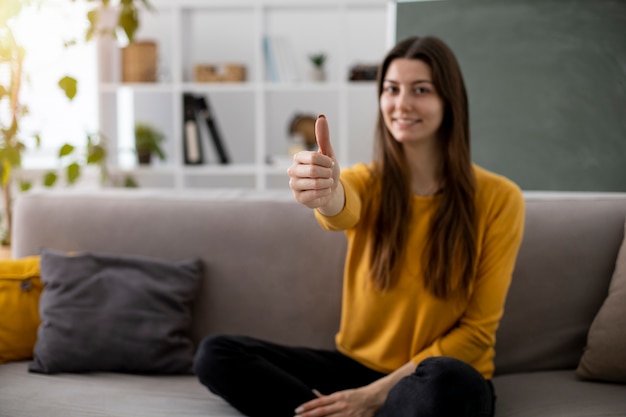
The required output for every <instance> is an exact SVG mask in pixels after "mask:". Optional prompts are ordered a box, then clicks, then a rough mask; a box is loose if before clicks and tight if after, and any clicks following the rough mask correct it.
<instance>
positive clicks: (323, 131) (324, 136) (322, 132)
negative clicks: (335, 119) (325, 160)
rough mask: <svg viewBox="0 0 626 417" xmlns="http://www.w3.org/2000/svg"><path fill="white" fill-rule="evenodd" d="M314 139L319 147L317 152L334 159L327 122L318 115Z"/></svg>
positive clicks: (321, 115) (323, 117)
mask: <svg viewBox="0 0 626 417" xmlns="http://www.w3.org/2000/svg"><path fill="white" fill-rule="evenodd" d="M315 139H316V140H317V145H318V146H319V152H320V153H321V154H323V155H326V156H330V157H331V158H334V157H335V152H334V151H333V147H332V146H331V144H330V131H329V129H328V120H326V116H324V115H323V114H320V115H319V116H317V120H316V121H315Z"/></svg>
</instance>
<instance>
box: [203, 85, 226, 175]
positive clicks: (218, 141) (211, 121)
mask: <svg viewBox="0 0 626 417" xmlns="http://www.w3.org/2000/svg"><path fill="white" fill-rule="evenodd" d="M196 109H197V112H198V118H199V119H200V120H203V121H204V122H205V123H206V126H207V128H208V130H209V133H210V136H211V140H210V141H211V142H212V144H213V148H214V149H215V152H216V154H217V157H218V160H219V162H220V163H221V164H228V163H230V156H229V154H228V151H227V150H226V146H225V145H224V141H223V140H222V134H221V132H220V130H219V128H218V126H217V122H216V120H215V115H214V113H213V110H212V109H211V106H210V104H209V98H208V97H206V96H197V97H196ZM207 140H208V138H207Z"/></svg>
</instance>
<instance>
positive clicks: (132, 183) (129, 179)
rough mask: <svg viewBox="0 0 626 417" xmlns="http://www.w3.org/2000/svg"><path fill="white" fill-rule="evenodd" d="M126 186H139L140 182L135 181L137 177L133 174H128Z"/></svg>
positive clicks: (125, 180) (125, 181)
mask: <svg viewBox="0 0 626 417" xmlns="http://www.w3.org/2000/svg"><path fill="white" fill-rule="evenodd" d="M124 187H125V188H139V184H138V183H137V181H135V179H134V178H133V177H132V176H130V175H127V176H125V177H124Z"/></svg>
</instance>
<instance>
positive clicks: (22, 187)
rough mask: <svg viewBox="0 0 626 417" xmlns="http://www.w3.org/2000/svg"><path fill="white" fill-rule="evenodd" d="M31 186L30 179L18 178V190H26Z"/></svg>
mask: <svg viewBox="0 0 626 417" xmlns="http://www.w3.org/2000/svg"><path fill="white" fill-rule="evenodd" d="M32 187H33V183H32V182H30V181H24V180H20V191H22V192H24V191H28V190H30V189H31V188H32Z"/></svg>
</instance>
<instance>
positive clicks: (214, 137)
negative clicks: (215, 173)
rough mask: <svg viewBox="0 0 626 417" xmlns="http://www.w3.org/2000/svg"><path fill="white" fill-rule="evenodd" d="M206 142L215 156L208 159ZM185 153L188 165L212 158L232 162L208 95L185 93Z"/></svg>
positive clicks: (205, 161)
mask: <svg viewBox="0 0 626 417" xmlns="http://www.w3.org/2000/svg"><path fill="white" fill-rule="evenodd" d="M205 143H206V144H208V146H209V149H212V150H213V151H214V152H213V154H214V155H215V158H210V160H207V159H206V153H205V152H204V146H203V144H205ZM183 155H184V160H185V164H187V165H201V164H204V163H207V162H212V161H211V160H215V161H216V162H218V163H220V164H228V163H230V156H229V154H228V151H227V150H226V147H225V146H224V141H223V140H222V135H221V133H220V130H219V129H218V126H217V123H216V120H215V117H214V115H213V111H212V109H211V106H210V105H209V99H208V97H206V96H197V95H194V94H191V93H184V94H183Z"/></svg>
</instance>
